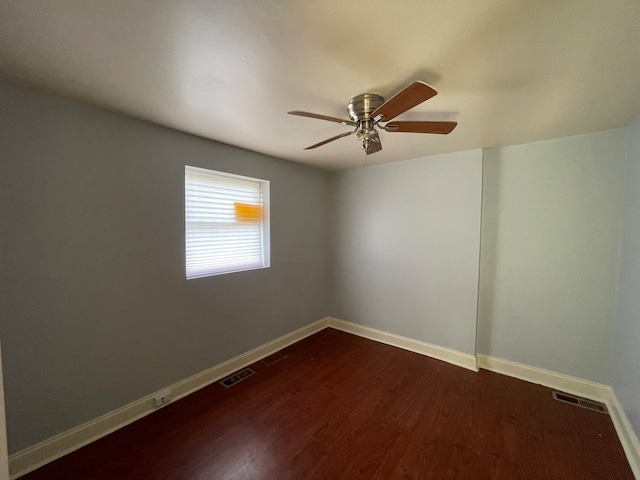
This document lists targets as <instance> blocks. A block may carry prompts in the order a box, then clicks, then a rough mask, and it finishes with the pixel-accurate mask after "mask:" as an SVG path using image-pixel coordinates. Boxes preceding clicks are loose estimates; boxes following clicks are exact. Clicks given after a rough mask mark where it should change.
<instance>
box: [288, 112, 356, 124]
mask: <svg viewBox="0 0 640 480" xmlns="http://www.w3.org/2000/svg"><path fill="white" fill-rule="evenodd" d="M287 113H288V114H289V115H297V116H299V117H309V118H317V119H318V120H326V121H327V122H336V123H341V124H343V125H349V126H350V127H355V126H356V125H358V124H357V123H356V122H352V121H351V120H342V119H341V118H336V117H329V116H327V115H320V114H318V113H311V112H302V111H300V110H293V111H291V112H287Z"/></svg>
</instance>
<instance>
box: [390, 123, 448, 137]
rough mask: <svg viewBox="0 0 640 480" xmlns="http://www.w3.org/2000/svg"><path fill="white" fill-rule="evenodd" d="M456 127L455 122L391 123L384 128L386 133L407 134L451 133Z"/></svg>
mask: <svg viewBox="0 0 640 480" xmlns="http://www.w3.org/2000/svg"><path fill="white" fill-rule="evenodd" d="M456 125H458V123H457V122H391V123H387V124H386V125H385V126H384V129H385V130H386V131H387V132H409V133H439V134H442V135H446V134H448V133H451V132H452V131H453V129H454V128H456Z"/></svg>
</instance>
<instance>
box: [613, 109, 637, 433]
mask: <svg viewBox="0 0 640 480" xmlns="http://www.w3.org/2000/svg"><path fill="white" fill-rule="evenodd" d="M625 173H626V188H625V198H624V217H623V229H622V251H621V261H620V286H619V290H618V318H617V322H616V329H615V340H614V357H613V388H614V390H615V392H616V395H617V397H618V399H619V400H620V403H621V404H622V406H623V408H624V410H625V412H626V414H627V417H628V418H629V421H630V422H631V425H632V426H633V428H634V430H635V432H636V435H638V436H640V119H637V120H636V121H635V122H634V123H633V124H631V126H630V127H629V151H628V164H627V169H626V172H625Z"/></svg>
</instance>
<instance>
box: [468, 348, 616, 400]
mask: <svg viewBox="0 0 640 480" xmlns="http://www.w3.org/2000/svg"><path fill="white" fill-rule="evenodd" d="M478 366H479V367H480V368H484V369H485V370H490V371H492V372H496V373H501V374H503V375H508V376H509V377H514V378H519V379H520V380H526V381H527V382H531V383H537V384H539V385H544V386H545V387H550V388H554V389H556V390H561V391H563V392H566V393H572V394H573V395H578V396H579V397H585V398H590V399H591V400H597V401H600V402H605V403H606V402H607V401H608V399H609V389H610V387H609V386H608V385H603V384H601V383H595V382H591V381H589V380H584V379H582V378H576V377H571V376H569V375H564V374H562V373H557V372H552V371H550V370H545V369H543V368H537V367H532V366H530V365H524V364H522V363H517V362H512V361H511V360H504V359H502V358H496V357H490V356H488V355H478Z"/></svg>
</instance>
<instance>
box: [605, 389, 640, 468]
mask: <svg viewBox="0 0 640 480" xmlns="http://www.w3.org/2000/svg"><path fill="white" fill-rule="evenodd" d="M608 388H609V401H608V402H607V407H608V408H609V414H610V415H611V420H612V421H613V425H614V426H615V427H616V432H617V433H618V438H620V443H621V444H622V448H624V453H625V454H626V455H627V460H629V465H631V470H633V474H634V475H635V476H636V478H637V479H640V442H638V436H637V435H636V433H635V432H634V430H633V427H632V426H631V422H629V419H628V418H627V414H626V413H625V412H624V410H623V408H622V405H620V402H619V401H618V397H617V396H616V392H615V391H614V390H613V388H611V387H608Z"/></svg>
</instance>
